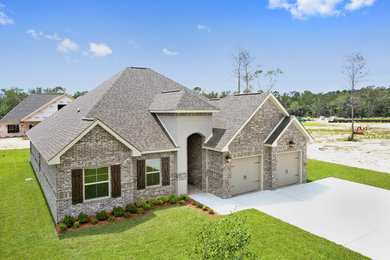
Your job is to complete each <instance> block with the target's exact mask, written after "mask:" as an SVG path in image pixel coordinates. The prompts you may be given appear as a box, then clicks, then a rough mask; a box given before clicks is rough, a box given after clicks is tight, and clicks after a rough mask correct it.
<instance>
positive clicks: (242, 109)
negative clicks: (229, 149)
mask: <svg viewBox="0 0 390 260" xmlns="http://www.w3.org/2000/svg"><path fill="white" fill-rule="evenodd" d="M267 96H268V94H267V93H262V94H259V93H253V94H240V95H233V96H227V97H225V98H222V99H220V100H210V101H209V102H210V104H212V105H214V106H215V107H217V108H219V110H220V112H219V113H214V114H213V136H212V137H211V138H210V139H209V140H208V141H207V143H206V144H205V146H207V147H210V148H215V149H219V150H221V149H222V148H223V147H224V146H225V145H226V144H227V143H228V142H229V141H230V139H231V138H232V137H233V136H234V135H235V134H236V133H237V131H238V130H239V129H240V127H241V126H242V125H243V124H244V123H245V122H246V121H247V120H248V118H249V117H250V116H251V115H252V114H253V112H255V111H256V109H257V108H258V107H259V106H260V104H261V103H262V102H263V101H264V100H265V99H266V98H267Z"/></svg>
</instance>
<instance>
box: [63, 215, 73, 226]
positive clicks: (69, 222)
mask: <svg viewBox="0 0 390 260" xmlns="http://www.w3.org/2000/svg"><path fill="white" fill-rule="evenodd" d="M62 223H64V224H65V225H66V226H67V227H71V226H73V223H74V218H73V217H72V216H65V217H64V219H63V220H62Z"/></svg>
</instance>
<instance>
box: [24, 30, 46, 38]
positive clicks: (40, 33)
mask: <svg viewBox="0 0 390 260" xmlns="http://www.w3.org/2000/svg"><path fill="white" fill-rule="evenodd" d="M26 33H27V34H28V35H31V37H33V38H35V39H39V38H40V37H41V36H42V35H43V32H37V31H35V30H33V29H29V30H27V32H26Z"/></svg>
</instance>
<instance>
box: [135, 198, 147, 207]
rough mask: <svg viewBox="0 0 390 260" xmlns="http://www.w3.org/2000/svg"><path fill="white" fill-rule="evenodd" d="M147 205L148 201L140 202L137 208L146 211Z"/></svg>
mask: <svg viewBox="0 0 390 260" xmlns="http://www.w3.org/2000/svg"><path fill="white" fill-rule="evenodd" d="M146 204H147V203H146V200H140V201H138V202H137V207H139V208H143V209H145V208H146Z"/></svg>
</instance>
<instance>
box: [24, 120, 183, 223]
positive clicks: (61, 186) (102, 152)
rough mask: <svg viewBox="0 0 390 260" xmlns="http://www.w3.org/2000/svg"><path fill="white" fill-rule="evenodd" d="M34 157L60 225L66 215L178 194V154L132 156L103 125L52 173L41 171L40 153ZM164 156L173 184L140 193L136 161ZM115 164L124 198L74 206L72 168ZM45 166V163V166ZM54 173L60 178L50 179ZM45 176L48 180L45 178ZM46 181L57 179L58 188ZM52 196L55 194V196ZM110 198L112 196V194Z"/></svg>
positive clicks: (94, 130) (56, 166)
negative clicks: (176, 191) (38, 161)
mask: <svg viewBox="0 0 390 260" xmlns="http://www.w3.org/2000/svg"><path fill="white" fill-rule="evenodd" d="M31 154H32V155H31V162H32V165H33V167H34V170H35V172H36V175H37V177H38V179H39V181H40V183H41V186H42V189H43V190H44V193H45V196H46V200H47V201H48V204H49V206H50V209H51V211H52V214H53V217H54V219H55V221H56V222H59V221H60V220H61V219H62V218H63V217H64V216H66V215H72V216H74V217H76V216H77V215H78V214H79V213H80V212H84V213H86V214H88V215H93V214H95V213H96V212H98V211H101V210H105V211H111V210H112V208H113V207H115V206H122V207H124V206H125V205H126V204H128V203H132V202H135V201H139V200H143V199H149V198H151V197H158V196H162V195H164V196H167V195H169V194H171V193H174V191H175V189H176V187H175V185H176V173H175V171H176V169H175V165H176V161H175V160H176V153H175V152H171V153H158V154H148V155H145V156H141V157H131V151H130V150H129V149H128V148H127V147H126V146H125V145H123V144H122V143H121V142H119V141H118V140H117V139H115V138H114V137H113V136H112V135H111V134H110V133H108V132H106V131H105V130H104V129H103V128H102V127H100V126H96V127H95V128H93V129H92V130H91V131H90V132H89V133H88V134H86V135H85V136H84V137H83V138H82V139H81V140H79V141H78V142H77V143H76V144H75V145H74V146H73V147H72V148H70V149H69V150H68V151H67V152H66V153H65V154H64V155H62V156H61V164H58V165H53V166H49V168H50V169H51V171H49V170H45V169H47V167H41V169H43V171H42V170H40V169H39V165H38V164H37V163H36V160H35V158H36V156H37V154H38V157H39V156H40V155H39V153H37V152H35V151H34V152H33V153H31ZM162 157H170V161H171V164H170V165H171V182H170V185H169V186H159V187H152V188H146V189H144V190H137V189H136V186H137V185H136V180H137V176H136V160H137V159H150V158H162ZM42 160H43V158H42ZM42 160H41V161H42ZM43 161H44V160H43ZM115 164H120V165H121V189H122V191H121V197H119V198H111V197H108V198H101V199H94V200H89V201H84V202H83V203H79V204H76V205H73V204H72V178H71V171H72V169H84V168H97V167H104V166H110V165H115ZM41 165H43V164H42V163H41ZM53 173H55V174H54V176H56V178H53V177H50V176H52V175H53ZM42 176H47V177H45V178H44V177H42ZM45 179H48V180H51V181H53V180H55V183H54V184H53V187H54V189H50V188H49V186H50V185H47V184H46V183H48V181H45ZM49 182H50V181H49ZM110 186H111V185H110ZM51 194H54V196H53V195H51ZM109 195H110V196H111V194H109Z"/></svg>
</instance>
